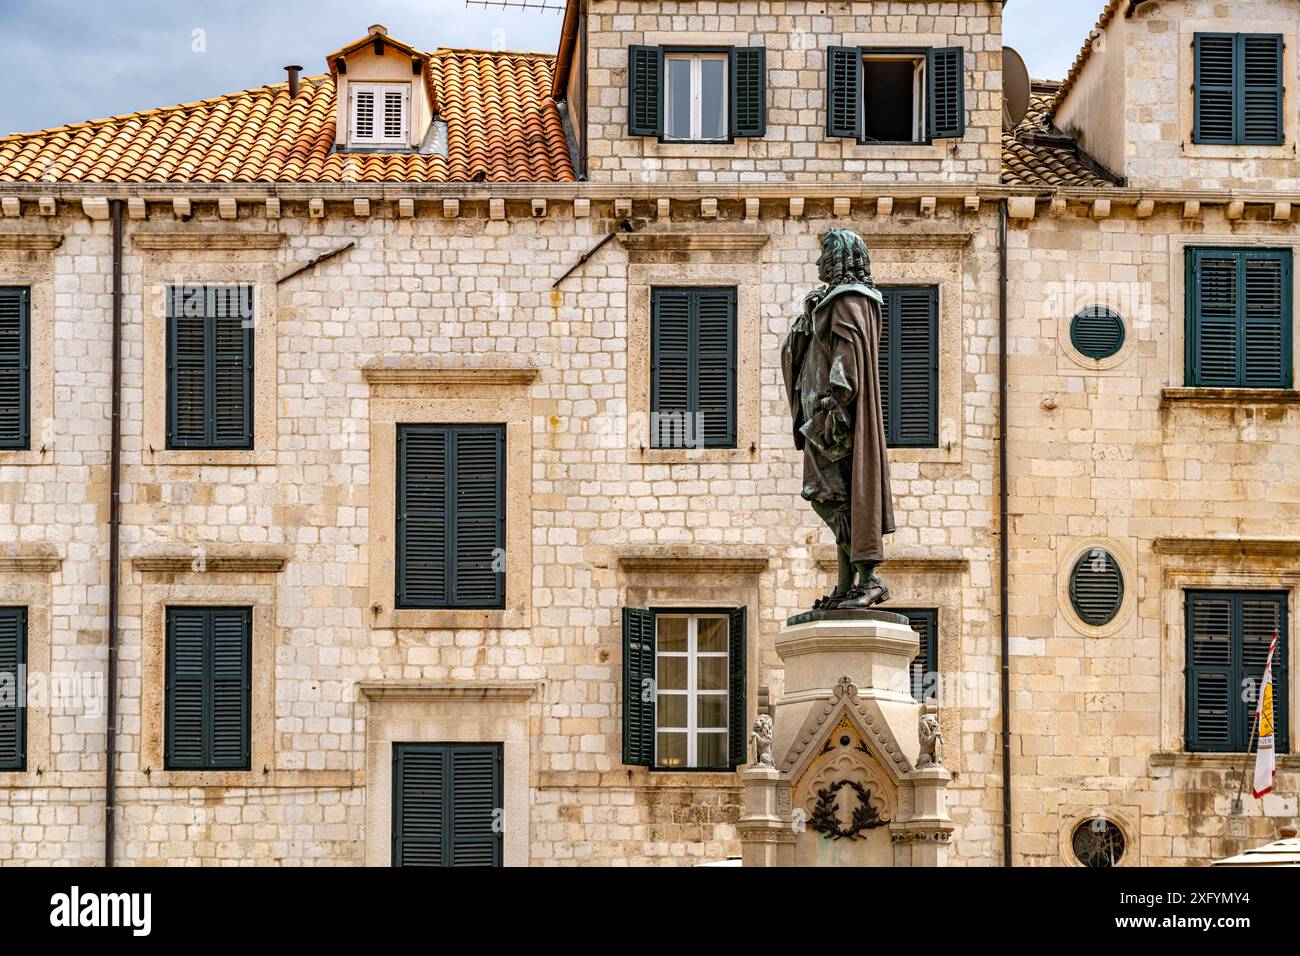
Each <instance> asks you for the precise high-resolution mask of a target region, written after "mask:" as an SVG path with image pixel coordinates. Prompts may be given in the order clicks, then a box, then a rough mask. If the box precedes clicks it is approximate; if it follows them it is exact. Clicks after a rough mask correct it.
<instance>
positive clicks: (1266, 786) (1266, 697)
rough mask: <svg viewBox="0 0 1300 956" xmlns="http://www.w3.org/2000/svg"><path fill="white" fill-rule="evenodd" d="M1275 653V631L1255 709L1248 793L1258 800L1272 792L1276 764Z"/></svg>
mask: <svg viewBox="0 0 1300 956" xmlns="http://www.w3.org/2000/svg"><path fill="white" fill-rule="evenodd" d="M1276 652H1277V631H1274V632H1273V643H1272V644H1270V645H1269V648H1268V663H1266V664H1265V665H1264V683H1263V686H1262V687H1261V688H1260V691H1259V706H1258V707H1257V708H1256V709H1255V726H1256V728H1257V729H1258V731H1259V732H1258V736H1257V742H1256V745H1255V782H1254V783H1253V784H1252V785H1251V788H1250V792H1251V793H1253V794H1254V795H1255V799H1257V800H1258V799H1259V798H1260V797H1262V796H1264V794H1266V793H1270V792H1271V791H1272V790H1273V774H1274V773H1275V772H1276V767H1277V762H1276V760H1275V759H1274V756H1273V655H1274V653H1276Z"/></svg>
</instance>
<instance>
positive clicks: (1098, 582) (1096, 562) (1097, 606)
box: [1069, 548, 1124, 627]
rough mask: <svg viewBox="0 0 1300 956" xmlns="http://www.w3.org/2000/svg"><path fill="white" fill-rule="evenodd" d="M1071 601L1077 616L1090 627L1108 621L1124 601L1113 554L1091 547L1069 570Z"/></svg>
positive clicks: (1122, 583)
mask: <svg viewBox="0 0 1300 956" xmlns="http://www.w3.org/2000/svg"><path fill="white" fill-rule="evenodd" d="M1069 583H1070V603H1071V605H1072V606H1073V607H1074V612H1075V613H1076V614H1078V615H1079V618H1080V620H1082V621H1083V622H1084V623H1085V624H1091V625H1092V626H1093V627H1100V626H1102V625H1103V624H1109V623H1110V622H1111V621H1113V620H1114V619H1115V615H1116V614H1118V613H1119V609H1120V605H1121V604H1122V603H1123V602H1124V575H1123V574H1122V573H1121V571H1120V568H1119V564H1118V562H1116V560H1115V558H1114V556H1113V555H1111V554H1110V553H1109V552H1107V551H1103V550H1102V549H1100V548H1094V549H1091V550H1089V551H1086V552H1084V553H1083V554H1082V555H1080V556H1079V560H1078V561H1076V562H1075V563H1074V567H1073V568H1072V569H1071V570H1070V582H1069Z"/></svg>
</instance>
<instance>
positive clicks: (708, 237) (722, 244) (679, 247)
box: [618, 230, 772, 252]
mask: <svg viewBox="0 0 1300 956" xmlns="http://www.w3.org/2000/svg"><path fill="white" fill-rule="evenodd" d="M771 238H772V237H771V234H770V233H768V232H766V231H761V232H760V231H757V230H750V231H746V232H695V231H691V232H631V233H628V232H620V233H619V234H618V239H619V242H621V243H623V245H624V246H626V247H627V249H628V251H629V252H651V251H653V252H710V251H726V252H756V251H757V250H759V249H762V248H763V247H764V246H765V245H767V243H768V241H769V240H770V239H771Z"/></svg>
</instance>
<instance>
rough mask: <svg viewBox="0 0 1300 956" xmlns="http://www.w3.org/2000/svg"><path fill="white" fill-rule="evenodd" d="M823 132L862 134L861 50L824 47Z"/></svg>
mask: <svg viewBox="0 0 1300 956" xmlns="http://www.w3.org/2000/svg"><path fill="white" fill-rule="evenodd" d="M826 135H827V136H851V137H853V138H855V139H861V138H862V50H861V49H860V48H859V47H855V46H833V47H831V48H830V49H829V50H827V51H826Z"/></svg>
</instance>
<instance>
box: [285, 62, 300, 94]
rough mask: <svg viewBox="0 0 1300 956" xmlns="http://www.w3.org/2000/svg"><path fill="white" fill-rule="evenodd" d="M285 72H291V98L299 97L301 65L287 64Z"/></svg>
mask: <svg viewBox="0 0 1300 956" xmlns="http://www.w3.org/2000/svg"><path fill="white" fill-rule="evenodd" d="M284 72H286V73H288V74H289V99H291V100H292V99H297V98H298V74H299V73H301V72H302V67H300V66H286V67H285V68H284Z"/></svg>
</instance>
